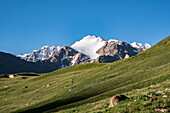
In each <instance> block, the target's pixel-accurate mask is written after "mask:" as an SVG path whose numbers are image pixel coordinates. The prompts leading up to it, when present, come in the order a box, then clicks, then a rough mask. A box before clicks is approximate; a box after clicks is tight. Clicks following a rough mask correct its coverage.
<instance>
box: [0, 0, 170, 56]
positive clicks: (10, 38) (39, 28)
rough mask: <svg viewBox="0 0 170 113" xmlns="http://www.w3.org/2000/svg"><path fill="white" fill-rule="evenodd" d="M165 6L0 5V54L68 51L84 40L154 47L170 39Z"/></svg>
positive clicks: (156, 2) (142, 1) (73, 0)
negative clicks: (53, 47)
mask: <svg viewBox="0 0 170 113" xmlns="http://www.w3.org/2000/svg"><path fill="white" fill-rule="evenodd" d="M169 6H170V0H0V51H3V52H10V53H13V54H20V53H29V52H31V51H32V50H34V49H39V48H41V47H42V46H44V45H61V46H65V45H67V46H69V45H71V44H72V43H74V42H75V41H77V40H80V39H81V38H82V37H84V36H86V35H96V36H101V37H102V38H104V39H105V40H109V39H111V38H112V39H118V40H121V41H126V42H128V43H131V42H133V41H137V42H141V43H145V42H148V43H150V44H151V45H154V44H155V43H157V42H158V41H160V40H162V39H163V38H165V37H166V36H168V35H170V8H169Z"/></svg>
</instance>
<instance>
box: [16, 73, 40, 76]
mask: <svg viewBox="0 0 170 113" xmlns="http://www.w3.org/2000/svg"><path fill="white" fill-rule="evenodd" d="M17 75H18V76H39V75H38V74H35V73H19V74H17Z"/></svg>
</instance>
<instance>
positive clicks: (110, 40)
mask: <svg viewBox="0 0 170 113" xmlns="http://www.w3.org/2000/svg"><path fill="white" fill-rule="evenodd" d="M112 41H113V42H118V40H115V39H109V41H108V43H110V42H112Z"/></svg>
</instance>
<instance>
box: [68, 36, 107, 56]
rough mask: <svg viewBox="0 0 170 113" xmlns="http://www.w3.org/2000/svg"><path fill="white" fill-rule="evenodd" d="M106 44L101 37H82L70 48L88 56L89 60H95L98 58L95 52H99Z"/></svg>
mask: <svg viewBox="0 0 170 113" xmlns="http://www.w3.org/2000/svg"><path fill="white" fill-rule="evenodd" d="M106 43H107V42H106V41H105V40H104V39H102V38H101V37H96V36H90V35H88V36H86V37H83V38H82V39H81V40H80V41H77V42H75V43H74V44H72V45H71V46H70V47H72V48H73V49H75V50H77V51H79V52H82V53H84V54H86V55H88V56H89V57H90V58H91V59H96V58H97V57H99V55H98V54H97V53H96V51H97V50H99V49H100V48H101V47H102V46H104V45H105V44H106Z"/></svg>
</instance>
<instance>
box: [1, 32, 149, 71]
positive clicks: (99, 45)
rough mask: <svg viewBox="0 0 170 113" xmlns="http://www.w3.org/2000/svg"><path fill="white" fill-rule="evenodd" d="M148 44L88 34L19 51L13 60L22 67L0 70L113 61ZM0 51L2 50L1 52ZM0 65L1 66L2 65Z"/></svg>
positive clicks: (55, 67)
mask: <svg viewBox="0 0 170 113" xmlns="http://www.w3.org/2000/svg"><path fill="white" fill-rule="evenodd" d="M150 47H151V46H150V45H149V44H147V43H145V44H144V45H142V44H141V43H137V42H133V43H132V44H128V43H126V42H123V41H118V40H113V39H110V40H109V41H106V40H104V39H103V38H101V37H96V36H90V35H88V36H86V37H83V38H82V39H81V40H80V41H76V42H75V43H73V44H72V45H70V46H43V47H42V48H40V49H38V50H34V51H32V52H31V53H29V54H20V55H18V56H17V57H20V58H21V59H19V58H16V59H17V60H14V61H16V62H14V63H15V64H18V65H23V66H21V67H22V68H21V70H18V71H7V70H6V71H2V70H3V69H2V70H1V71H0V73H18V72H37V73H44V72H50V71H53V70H57V69H61V68H64V67H68V66H73V65H77V64H82V63H88V62H97V63H108V62H114V61H117V60H119V59H124V58H128V57H131V56H135V55H137V54H138V53H140V52H142V51H145V50H147V49H149V48H150ZM0 54H5V53H2V52H1V53H0ZM5 56H9V57H12V58H13V59H15V58H14V57H15V56H13V55H11V54H5ZM7 58H8V57H7ZM3 59H6V58H5V57H3V58H1V59H0V61H2V62H1V65H2V63H3ZM8 62H10V63H7V62H6V64H10V65H13V64H12V63H11V62H13V61H11V60H9V61H8ZM17 62H22V63H17ZM25 64H31V65H30V66H29V65H27V66H28V67H25V66H26V65H25ZM33 65H34V66H33ZM2 67H4V66H3V65H2ZM19 67H20V66H19ZM35 67H40V68H35ZM47 67H48V68H47ZM11 68H12V67H11ZM23 68H24V69H23ZM32 68H35V69H32ZM44 68H45V69H44ZM8 70H9V69H8Z"/></svg>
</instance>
